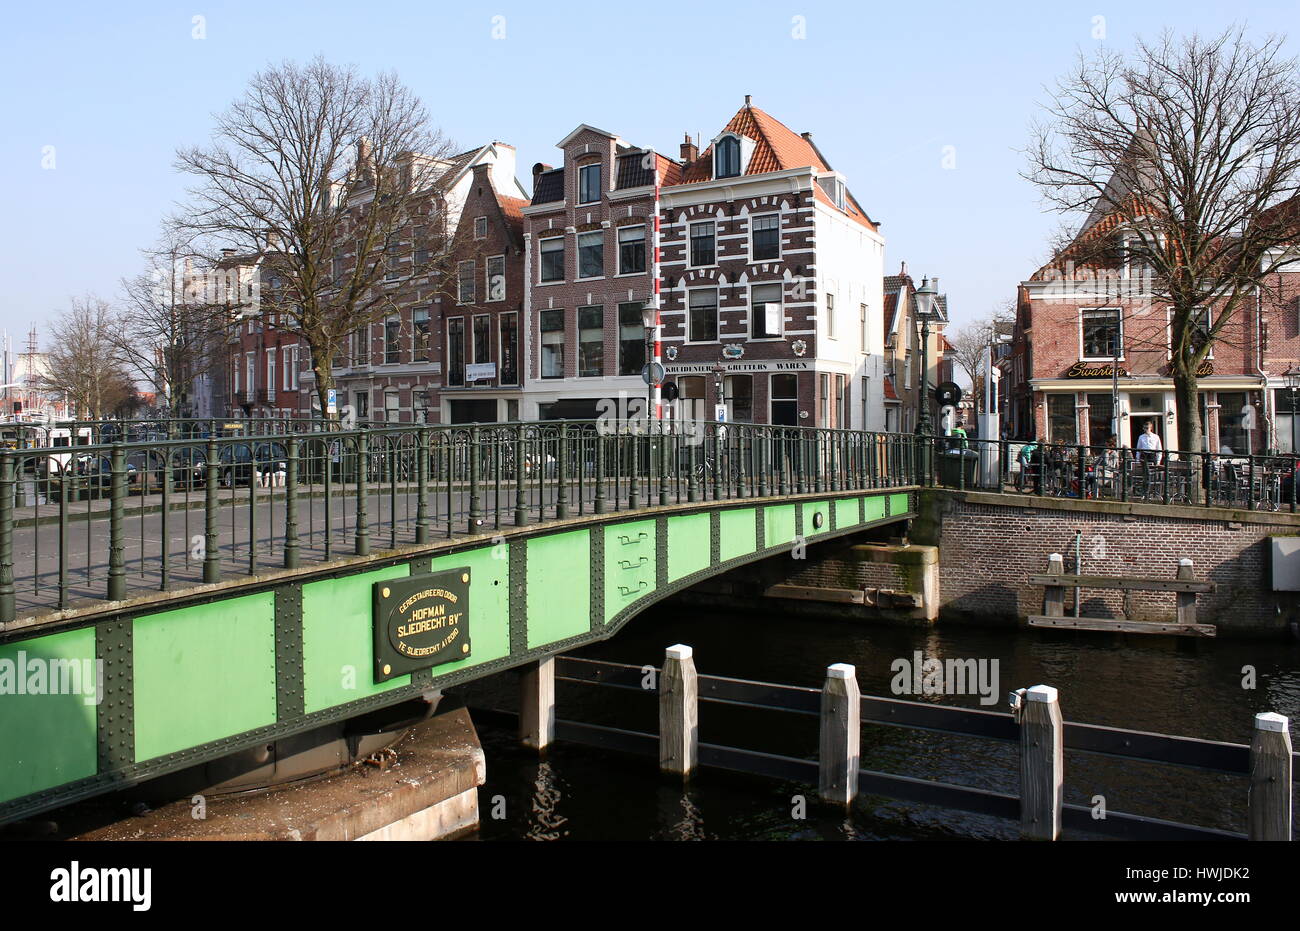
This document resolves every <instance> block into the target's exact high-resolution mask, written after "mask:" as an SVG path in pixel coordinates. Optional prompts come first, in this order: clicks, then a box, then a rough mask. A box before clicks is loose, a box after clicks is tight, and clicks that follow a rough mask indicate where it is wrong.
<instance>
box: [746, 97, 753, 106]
mask: <svg viewBox="0 0 1300 931" xmlns="http://www.w3.org/2000/svg"><path fill="white" fill-rule="evenodd" d="M753 105H754V96H753V95H752V94H746V95H745V106H747V107H752V106H753Z"/></svg>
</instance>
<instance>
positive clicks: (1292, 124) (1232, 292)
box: [1025, 29, 1300, 449]
mask: <svg viewBox="0 0 1300 931" xmlns="http://www.w3.org/2000/svg"><path fill="white" fill-rule="evenodd" d="M1281 47H1282V40H1281V39H1280V38H1277V37H1270V38H1267V39H1265V40H1264V41H1263V42H1261V43H1260V44H1252V43H1251V42H1249V41H1247V39H1246V38H1245V36H1244V34H1243V32H1242V31H1241V30H1240V29H1236V30H1229V31H1226V32H1224V33H1222V34H1220V35H1218V36H1215V37H1212V38H1208V39H1207V38H1201V37H1200V36H1197V35H1192V36H1191V37H1188V38H1182V39H1179V38H1175V37H1174V36H1173V35H1172V34H1170V33H1165V34H1164V35H1163V36H1162V37H1161V38H1160V40H1159V41H1156V42H1152V43H1148V42H1143V41H1139V42H1138V44H1137V48H1136V51H1135V52H1134V53H1133V55H1132V56H1131V58H1129V59H1127V60H1126V59H1125V58H1124V57H1123V56H1121V55H1119V54H1117V53H1115V52H1110V51H1103V52H1101V53H1100V54H1098V55H1097V56H1096V57H1095V58H1093V59H1091V60H1085V59H1084V58H1083V57H1082V56H1080V59H1079V62H1078V64H1077V65H1076V67H1075V68H1074V70H1072V71H1071V73H1070V74H1069V75H1067V76H1066V77H1065V78H1064V79H1062V80H1061V82H1060V83H1059V85H1058V88H1057V90H1056V92H1055V93H1054V95H1053V96H1052V98H1051V99H1050V101H1049V102H1048V103H1047V104H1046V106H1045V110H1046V118H1045V119H1044V120H1042V121H1040V122H1039V123H1038V124H1037V125H1036V126H1035V128H1034V133H1033V139H1032V142H1031V145H1030V147H1029V151H1028V156H1029V168H1028V170H1027V171H1026V173H1025V176H1026V177H1027V178H1029V179H1030V180H1032V181H1033V182H1035V183H1036V184H1037V185H1038V186H1039V188H1040V190H1041V191H1042V193H1043V195H1044V197H1045V199H1046V200H1047V201H1048V202H1049V203H1050V204H1051V205H1053V206H1054V207H1055V208H1056V209H1057V210H1059V211H1061V212H1063V213H1067V214H1075V215H1079V214H1083V215H1085V216H1086V219H1085V220H1084V227H1083V232H1084V233H1086V232H1087V230H1088V229H1089V228H1093V227H1094V226H1096V227H1097V228H1102V227H1101V226H1100V225H1101V224H1103V223H1104V224H1105V226H1106V227H1107V228H1108V235H1106V236H1104V237H1100V236H1096V237H1092V238H1091V239H1090V240H1088V241H1087V242H1084V241H1081V240H1076V246H1075V247H1076V248H1079V247H1082V248H1081V252H1080V257H1081V258H1082V259H1085V260H1093V261H1109V262H1112V263H1116V264H1125V265H1127V266H1128V267H1130V268H1136V269H1141V270H1142V271H1143V273H1144V274H1143V275H1142V280H1143V281H1144V282H1146V284H1145V287H1144V291H1145V293H1144V295H1143V296H1144V297H1145V298H1146V299H1147V300H1149V301H1160V302H1162V303H1167V304H1168V305H1169V306H1170V307H1171V308H1172V313H1171V321H1170V333H1171V347H1170V349H1171V355H1172V359H1171V362H1170V374H1171V376H1172V378H1173V382H1174V392H1175V397H1176V399H1177V417H1178V432H1179V436H1180V437H1181V439H1182V443H1183V446H1184V448H1186V449H1199V448H1200V447H1201V424H1200V418H1199V416H1198V413H1197V370H1198V368H1200V366H1201V364H1202V362H1203V361H1204V360H1205V358H1206V356H1207V355H1208V354H1209V352H1210V351H1211V348H1212V346H1213V344H1214V342H1215V340H1216V339H1218V338H1219V337H1220V334H1221V333H1223V331H1224V329H1225V327H1226V326H1227V325H1228V324H1229V322H1230V321H1231V320H1232V319H1233V317H1234V315H1235V313H1236V311H1237V310H1238V309H1239V308H1240V307H1241V306H1242V305H1243V302H1245V301H1246V300H1248V299H1253V298H1254V295H1255V294H1256V293H1260V292H1263V293H1267V292H1269V291H1270V288H1269V284H1270V279H1269V276H1270V275H1271V273H1273V272H1274V271H1276V270H1277V268H1278V267H1279V266H1280V265H1281V264H1282V263H1283V262H1284V261H1286V258H1287V256H1286V253H1287V252H1288V250H1289V249H1290V248H1291V247H1292V245H1293V244H1294V243H1295V241H1296V231H1297V220H1300V215H1298V212H1297V210H1296V209H1295V208H1296V205H1297V202H1296V201H1293V200H1292V198H1294V197H1296V196H1297V194H1298V193H1300V77H1298V71H1297V65H1296V61H1295V59H1293V58H1288V57H1285V56H1283V54H1282V52H1281ZM1292 257H1294V256H1292ZM1211 312H1212V317H1207V314H1208V313H1211Z"/></svg>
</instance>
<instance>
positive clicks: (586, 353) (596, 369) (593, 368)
mask: <svg viewBox="0 0 1300 931" xmlns="http://www.w3.org/2000/svg"><path fill="white" fill-rule="evenodd" d="M604 374H605V308H604V307H602V306H600V305H594V306H589V307H579V308H578V377H579V378H599V377H600V376H602V375H604Z"/></svg>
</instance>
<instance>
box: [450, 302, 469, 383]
mask: <svg viewBox="0 0 1300 931" xmlns="http://www.w3.org/2000/svg"><path fill="white" fill-rule="evenodd" d="M464 386H465V318H464V317H453V318H451V319H450V320H448V321H447V387H449V388H463V387H464Z"/></svg>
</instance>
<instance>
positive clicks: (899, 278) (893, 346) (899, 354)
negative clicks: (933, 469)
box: [883, 262, 952, 433]
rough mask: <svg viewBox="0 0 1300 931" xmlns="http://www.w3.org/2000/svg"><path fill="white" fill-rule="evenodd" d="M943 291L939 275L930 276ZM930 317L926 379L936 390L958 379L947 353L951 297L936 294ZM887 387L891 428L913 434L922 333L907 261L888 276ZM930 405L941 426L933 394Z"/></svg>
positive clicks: (918, 407)
mask: <svg viewBox="0 0 1300 931" xmlns="http://www.w3.org/2000/svg"><path fill="white" fill-rule="evenodd" d="M930 281H931V284H932V285H933V286H934V287H935V288H936V289H937V288H938V287H939V279H938V278H933V279H930ZM934 314H935V316H936V317H937V319H934V320H931V321H930V338H929V345H928V346H927V347H926V359H925V362H924V365H925V368H926V375H927V378H926V381H927V382H928V384H929V386H930V388H931V391H933V389H934V387H935V385H938V384H940V383H941V382H944V381H951V380H952V360H951V358H948V357H946V356H945V352H944V349H945V347H946V346H947V345H948V341H947V339H945V338H944V330H945V329H946V327H947V325H948V296H947V295H946V294H940V295H938V296H937V297H936V298H935V302H934ZM883 317H884V323H885V344H884V388H885V397H884V404H885V430H887V431H889V432H891V433H895V432H902V433H913V432H915V430H916V427H917V423H918V420H919V418H920V411H921V403H922V400H921V366H922V364H923V363H922V361H921V332H920V323H919V321H918V320H917V315H916V283H915V282H914V281H913V280H912V276H911V275H909V274H908V273H907V263H906V262H904V263H903V265H902V267H901V268H900V269H899V273H898V274H897V275H887V276H886V277H885V280H884V314H883ZM926 403H928V404H929V408H930V417H931V423H932V424H934V425H936V428H937V424H938V420H937V417H938V411H937V408H936V406H935V403H934V399H933V396H932V397H930V398H928V399H926Z"/></svg>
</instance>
